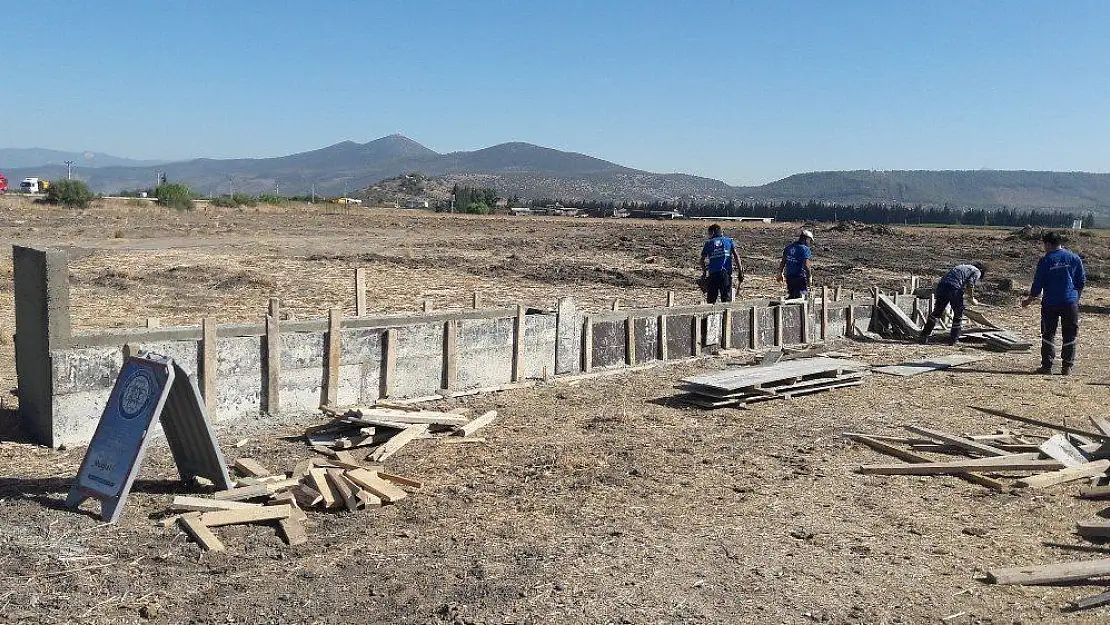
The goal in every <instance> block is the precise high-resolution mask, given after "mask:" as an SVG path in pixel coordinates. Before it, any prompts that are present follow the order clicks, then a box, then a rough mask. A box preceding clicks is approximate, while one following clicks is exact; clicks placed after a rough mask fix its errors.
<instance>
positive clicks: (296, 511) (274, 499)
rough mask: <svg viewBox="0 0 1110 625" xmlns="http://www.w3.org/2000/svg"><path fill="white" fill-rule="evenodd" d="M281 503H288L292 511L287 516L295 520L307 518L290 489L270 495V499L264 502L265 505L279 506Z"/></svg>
mask: <svg viewBox="0 0 1110 625" xmlns="http://www.w3.org/2000/svg"><path fill="white" fill-rule="evenodd" d="M282 504H284V505H288V506H289V508H290V509H291V510H292V511H293V512H292V514H291V515H290V516H289V518H290V519H293V520H295V521H307V520H308V515H307V514H305V513H304V510H301V506H300V504H298V503H297V497H296V495H294V494H293V493H292V491H285V492H282V493H277V494H274V495H271V496H270V501H268V502H266V505H267V506H280V505H282Z"/></svg>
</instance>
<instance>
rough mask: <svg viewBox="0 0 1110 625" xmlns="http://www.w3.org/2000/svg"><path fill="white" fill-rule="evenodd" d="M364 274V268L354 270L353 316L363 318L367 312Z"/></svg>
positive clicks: (365, 270)
mask: <svg viewBox="0 0 1110 625" xmlns="http://www.w3.org/2000/svg"><path fill="white" fill-rule="evenodd" d="M366 272H367V269H366V268H365V267H357V268H356V269H355V316H356V317H365V316H366V315H367V313H368V312H369V311H368V310H367V308H366Z"/></svg>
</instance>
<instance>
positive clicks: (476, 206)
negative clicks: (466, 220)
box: [463, 202, 489, 215]
mask: <svg viewBox="0 0 1110 625" xmlns="http://www.w3.org/2000/svg"><path fill="white" fill-rule="evenodd" d="M463 212H464V213H471V214H473V215H488V214H489V205H488V204H483V203H481V202H471V203H470V204H467V205H466V206H465V207H463Z"/></svg>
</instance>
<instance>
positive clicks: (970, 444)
mask: <svg viewBox="0 0 1110 625" xmlns="http://www.w3.org/2000/svg"><path fill="white" fill-rule="evenodd" d="M906 429H907V430H909V431H911V432H913V433H914V434H920V435H922V436H927V437H929V438H931V439H933V440H937V441H940V442H942V443H948V444H949V445H955V446H957V447H961V448H963V449H966V450H968V451H973V452H975V453H977V454H980V455H983V456H1009V455H1011V454H1010V452H1008V451H1005V450H1002V449H999V448H997V447H992V446H991V445H987V444H986V443H980V442H977V441H973V440H971V439H969V438H964V437H963V436H956V435H955V434H949V433H947V432H942V431H940V430H934V429H931V428H923V427H918V426H916V425H909V426H906Z"/></svg>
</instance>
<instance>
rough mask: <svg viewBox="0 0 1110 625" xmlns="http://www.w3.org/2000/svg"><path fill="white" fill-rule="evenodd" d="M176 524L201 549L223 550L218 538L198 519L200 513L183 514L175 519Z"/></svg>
mask: <svg viewBox="0 0 1110 625" xmlns="http://www.w3.org/2000/svg"><path fill="white" fill-rule="evenodd" d="M177 523H178V525H180V526H181V529H183V530H185V533H186V534H188V535H189V536H190V537H191V538H192V539H193V540H194V541H196V543H197V544H198V545H200V547H201V549H204V550H205V551H224V550H225V549H226V547H224V544H223V543H222V542H220V539H219V538H216V535H215V534H213V533H212V530H210V529H208V526H206V525H205V524H204V523H202V522H201V520H200V513H197V512H194V513H191V514H184V515H182V516H180V517H178V519H177Z"/></svg>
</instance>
